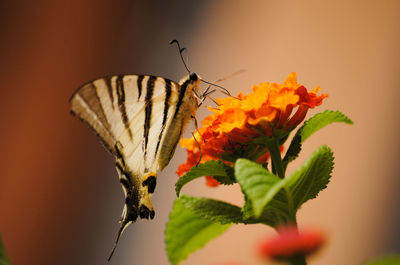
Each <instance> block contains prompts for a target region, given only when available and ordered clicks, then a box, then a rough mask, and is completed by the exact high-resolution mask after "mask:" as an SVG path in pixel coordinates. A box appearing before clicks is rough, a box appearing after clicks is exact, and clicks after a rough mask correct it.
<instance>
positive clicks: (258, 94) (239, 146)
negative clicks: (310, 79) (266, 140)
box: [177, 73, 327, 186]
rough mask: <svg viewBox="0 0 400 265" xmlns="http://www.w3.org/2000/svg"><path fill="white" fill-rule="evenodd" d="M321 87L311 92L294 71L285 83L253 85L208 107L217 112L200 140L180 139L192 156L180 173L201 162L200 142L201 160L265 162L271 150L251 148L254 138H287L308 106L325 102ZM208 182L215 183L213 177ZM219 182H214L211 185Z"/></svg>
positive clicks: (198, 136) (202, 130)
mask: <svg viewBox="0 0 400 265" xmlns="http://www.w3.org/2000/svg"><path fill="white" fill-rule="evenodd" d="M319 89H320V88H319V87H317V88H315V89H314V90H312V91H310V92H308V91H307V89H306V88H305V87H304V86H302V85H300V84H298V83H297V79H296V73H291V74H290V75H289V76H288V77H287V78H286V80H285V82H284V83H283V84H276V83H269V82H266V83H261V84H259V85H257V86H253V87H252V90H253V92H252V93H249V94H248V95H243V94H242V93H239V95H238V97H237V98H233V97H230V98H219V99H217V102H218V104H219V106H218V107H217V108H211V107H209V108H208V109H209V110H210V111H211V112H213V114H211V115H209V116H208V117H206V118H205V119H204V120H203V121H202V125H203V127H201V128H200V129H199V131H198V132H196V133H195V137H196V140H197V142H198V143H196V141H195V140H194V139H193V138H191V139H182V140H181V141H180V144H181V146H182V147H185V148H186V149H187V152H188V158H187V161H186V163H185V164H182V165H181V166H180V167H179V169H178V171H177V173H178V175H180V176H181V175H183V174H184V173H186V172H187V171H189V170H190V168H191V167H193V166H195V165H196V164H197V162H198V160H199V158H200V153H199V145H200V148H201V154H202V155H201V161H200V163H202V162H205V161H208V160H211V159H222V160H225V161H230V162H234V159H230V158H232V157H233V158H235V157H236V158H239V157H245V158H249V159H251V160H254V161H259V162H260V161H263V162H265V161H266V158H267V157H268V155H266V153H267V151H268V150H264V149H265V148H264V149H263V148H261V147H256V148H254V147H252V148H253V149H254V150H253V149H250V147H249V146H250V145H251V142H252V140H253V139H254V138H256V137H260V136H264V137H275V138H276V139H278V140H281V139H285V138H286V137H287V135H288V134H289V133H290V131H292V130H293V129H294V128H296V126H297V125H299V124H300V123H301V122H302V121H303V120H304V118H305V116H306V114H307V111H308V109H309V108H314V107H316V106H319V105H321V103H322V100H323V99H324V98H326V97H327V95H325V94H323V95H320V96H318V95H317V92H318V90H319ZM292 112H294V114H293V115H292ZM207 183H208V184H210V183H211V182H210V178H208V181H207ZM215 184H216V183H215V182H212V185H211V186H215Z"/></svg>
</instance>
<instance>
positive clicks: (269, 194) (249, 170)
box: [235, 159, 284, 218]
mask: <svg viewBox="0 0 400 265" xmlns="http://www.w3.org/2000/svg"><path fill="white" fill-rule="evenodd" d="M235 177H236V180H237V182H238V183H239V184H240V187H241V188H242V191H243V193H244V194H245V195H246V197H247V198H248V199H249V200H250V202H251V204H252V209H253V212H254V215H255V217H257V218H258V217H260V215H261V213H262V212H263V209H264V207H265V206H266V205H267V204H268V202H269V201H271V200H272V198H273V197H274V196H275V195H276V194H277V193H278V192H279V191H280V190H281V188H282V187H283V185H284V181H283V180H281V179H280V178H279V177H278V176H276V175H274V174H272V173H271V172H269V171H268V170H266V169H265V168H263V167H262V166H261V165H259V164H257V163H255V162H252V161H249V160H247V159H238V160H237V161H236V163H235Z"/></svg>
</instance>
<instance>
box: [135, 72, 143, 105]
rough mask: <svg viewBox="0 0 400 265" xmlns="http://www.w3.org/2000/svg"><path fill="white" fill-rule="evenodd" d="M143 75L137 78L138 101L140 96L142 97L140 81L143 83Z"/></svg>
mask: <svg viewBox="0 0 400 265" xmlns="http://www.w3.org/2000/svg"><path fill="white" fill-rule="evenodd" d="M143 78H144V75H138V77H137V81H136V82H137V87H138V98H137V100H138V101H139V99H140V96H141V95H142V81H143Z"/></svg>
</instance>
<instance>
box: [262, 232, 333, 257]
mask: <svg viewBox="0 0 400 265" xmlns="http://www.w3.org/2000/svg"><path fill="white" fill-rule="evenodd" d="M324 243H325V236H324V234H323V233H322V232H321V231H319V230H316V229H303V230H302V231H301V232H299V231H298V230H297V228H296V227H293V226H287V227H281V228H280V229H278V235H277V236H275V237H273V238H268V239H266V240H264V241H262V242H261V243H260V245H259V249H258V251H259V254H260V255H261V256H262V257H264V258H268V259H274V260H290V259H291V258H293V257H298V256H307V255H309V254H312V253H314V252H315V251H317V250H318V249H319V248H321V246H322V245H323V244H324Z"/></svg>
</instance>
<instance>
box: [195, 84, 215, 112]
mask: <svg viewBox="0 0 400 265" xmlns="http://www.w3.org/2000/svg"><path fill="white" fill-rule="evenodd" d="M210 87H211V86H208V87H207V89H206V90H205V91H204V93H203V95H201V97H200V98H201V101H200V103H199V105H198V106H197V107H200V106H201V105H202V104H203V102H204V100H206V98H209V99H211V100H212V101H213V102H214V103H215V104H217V105H218V103H217V102H216V101H215V100H214V99H212V98H211V97H209V95H210V94H212V93H214V92H215V91H217V90H216V89H213V90H211V91H208V90H209V89H210Z"/></svg>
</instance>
